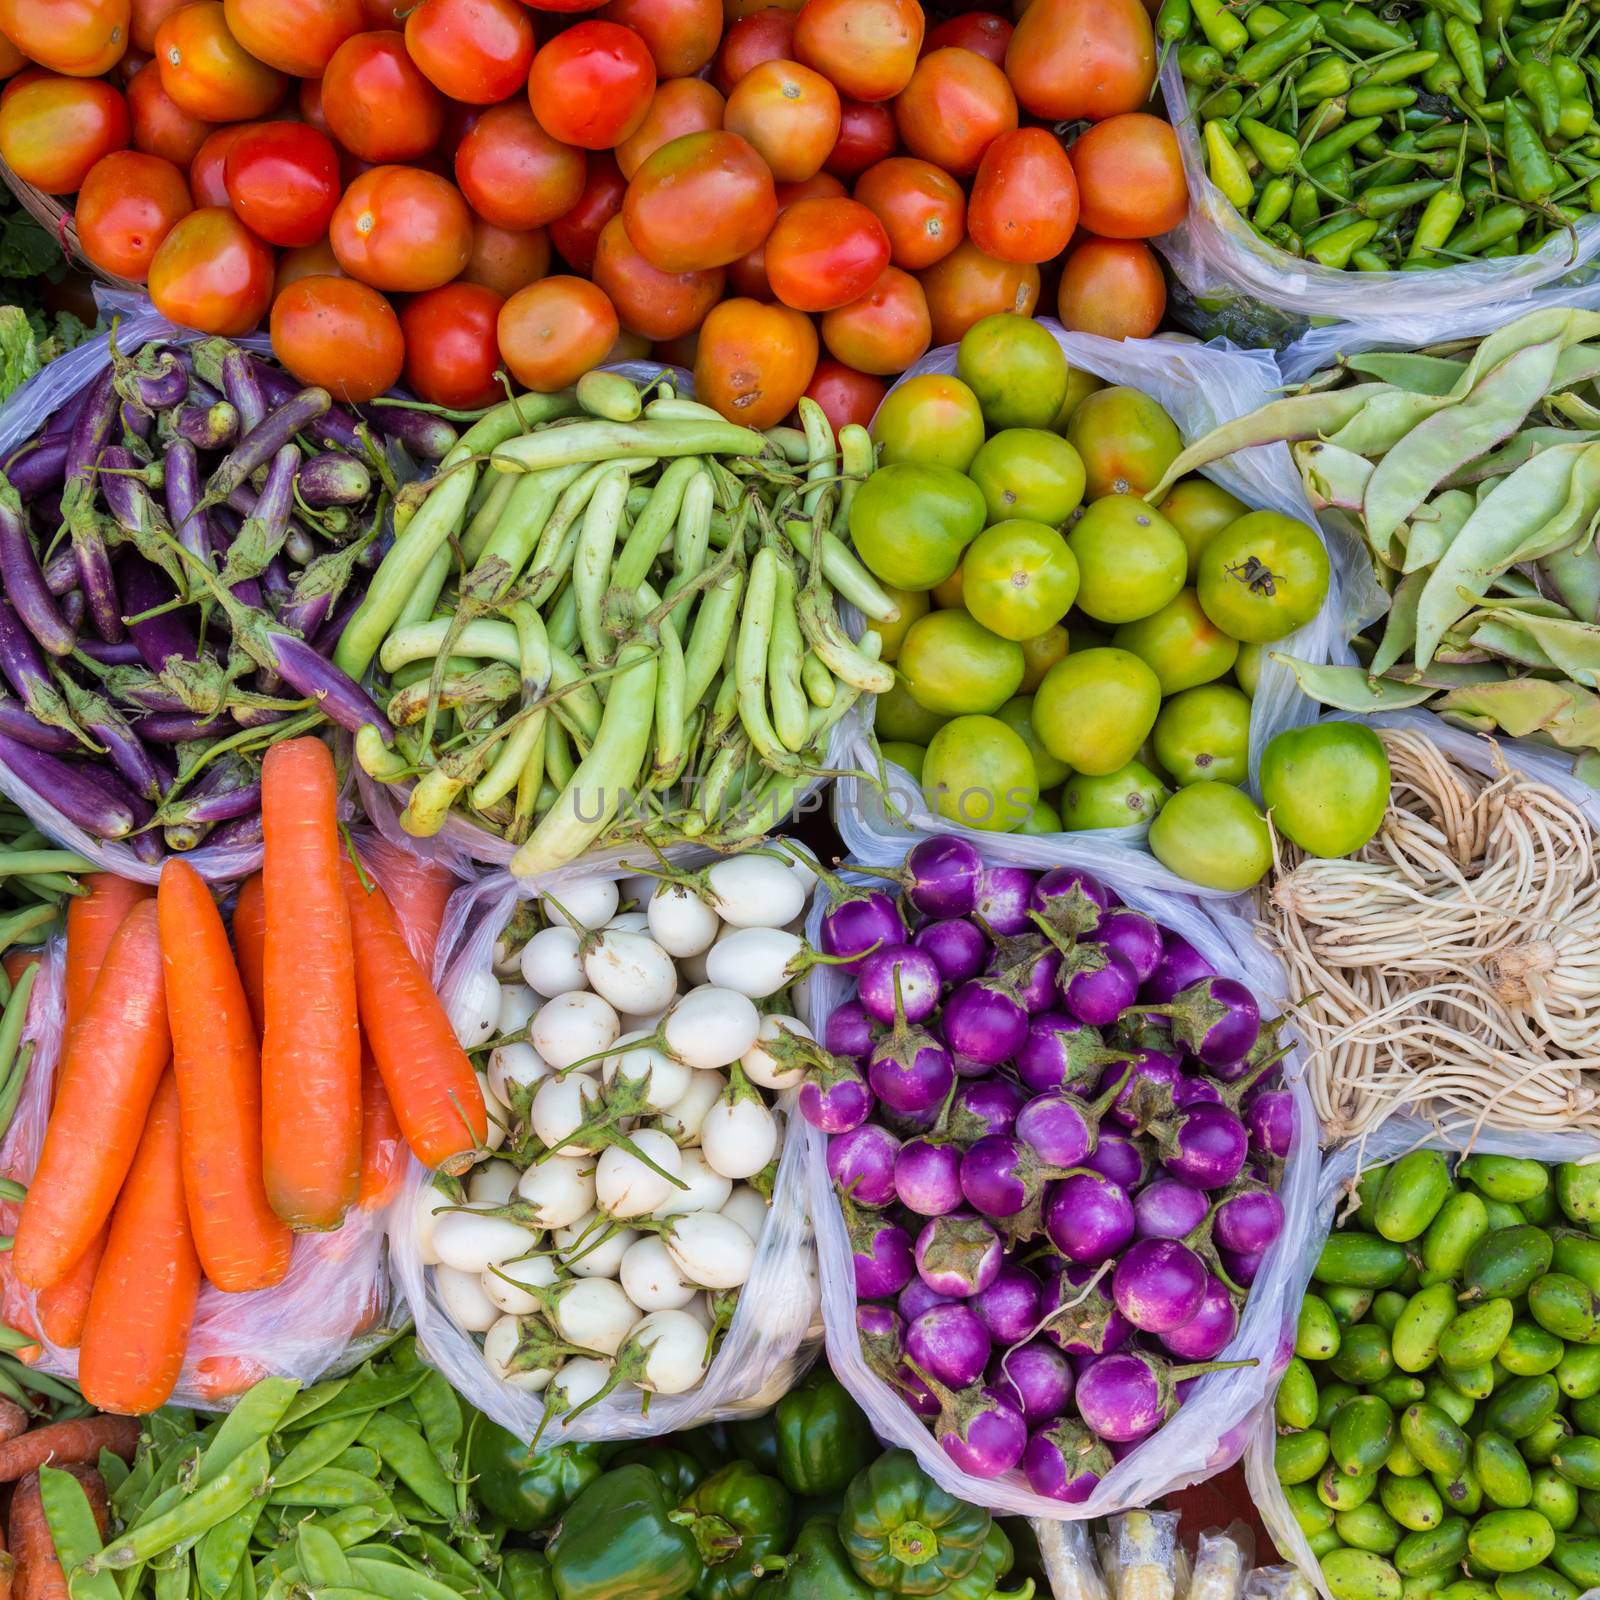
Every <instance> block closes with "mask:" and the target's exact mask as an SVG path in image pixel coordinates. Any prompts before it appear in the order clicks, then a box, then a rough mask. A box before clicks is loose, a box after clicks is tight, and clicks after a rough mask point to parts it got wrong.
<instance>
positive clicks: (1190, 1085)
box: [1172, 1072, 1223, 1111]
mask: <svg viewBox="0 0 1600 1600" xmlns="http://www.w3.org/2000/svg"><path fill="white" fill-rule="evenodd" d="M1172 1103H1173V1105H1175V1106H1176V1107H1177V1108H1178V1109H1179V1110H1180V1111H1181V1110H1182V1109H1183V1108H1184V1107H1185V1106H1198V1105H1208V1106H1220V1105H1222V1104H1223V1099H1222V1090H1221V1089H1219V1088H1218V1087H1217V1084H1216V1081H1215V1080H1214V1079H1211V1078H1203V1077H1200V1076H1199V1075H1197V1074H1196V1073H1192V1072H1185V1073H1184V1074H1183V1075H1182V1076H1181V1077H1180V1078H1179V1079H1178V1081H1177V1082H1176V1083H1175V1084H1173V1086H1172Z"/></svg>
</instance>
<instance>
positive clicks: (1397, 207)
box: [1356, 178, 1444, 217]
mask: <svg viewBox="0 0 1600 1600" xmlns="http://www.w3.org/2000/svg"><path fill="white" fill-rule="evenodd" d="M1443 187H1444V179H1443V178H1418V179H1416V180H1414V181H1413V182H1411V183H1391V184H1388V185H1386V186H1384V187H1383V188H1379V189H1368V190H1366V191H1364V192H1363V194H1362V196H1361V198H1360V199H1359V200H1358V201H1357V202H1356V209H1357V210H1358V211H1360V212H1361V213H1362V215H1363V216H1368V217H1392V216H1395V215H1397V214H1398V213H1399V212H1402V211H1409V210H1410V209H1411V208H1412V207H1413V206H1420V205H1421V204H1422V203H1423V201H1425V200H1428V199H1431V198H1432V197H1433V196H1434V195H1436V194H1437V193H1438V192H1439V191H1440V190H1441V189H1442V188H1443Z"/></svg>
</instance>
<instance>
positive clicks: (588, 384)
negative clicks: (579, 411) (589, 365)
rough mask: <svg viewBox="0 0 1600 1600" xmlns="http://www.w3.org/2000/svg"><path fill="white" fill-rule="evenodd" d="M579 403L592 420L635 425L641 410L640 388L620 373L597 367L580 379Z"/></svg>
mask: <svg viewBox="0 0 1600 1600" xmlns="http://www.w3.org/2000/svg"><path fill="white" fill-rule="evenodd" d="M577 393H578V404H579V405H580V406H582V407H583V409H584V410H585V411H587V412H588V413H589V415H590V416H592V417H605V418H607V419H608V420H609V421H611V422H632V421H633V420H634V418H635V417H637V416H638V415H639V412H640V410H641V409H642V407H641V404H640V400H639V386H638V385H637V384H635V383H633V382H631V381H630V380H629V379H627V378H625V377H623V376H622V374H621V373H618V372H602V371H600V369H599V368H598V367H597V368H595V369H594V371H592V372H586V373H584V375H583V376H582V377H581V378H579V379H578V391H577Z"/></svg>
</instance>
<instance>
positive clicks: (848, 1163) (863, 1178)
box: [828, 1122, 900, 1210]
mask: <svg viewBox="0 0 1600 1600" xmlns="http://www.w3.org/2000/svg"><path fill="white" fill-rule="evenodd" d="M899 1150H900V1141H899V1140H898V1139H896V1138H895V1136H894V1135H893V1134H892V1133H890V1132H889V1130H888V1129H887V1128H885V1127H881V1126H880V1125H879V1124H878V1123H875V1122H868V1123H864V1124H863V1125H862V1126H861V1127H859V1128H852V1129H851V1130H850V1131H849V1132H848V1133H836V1134H835V1135H834V1136H833V1137H832V1138H831V1139H830V1140H829V1141H828V1176H829V1177H830V1178H832V1179H833V1181H834V1183H835V1184H836V1185H837V1186H838V1187H839V1188H840V1189H842V1190H844V1192H845V1193H846V1194H848V1195H849V1196H850V1198H851V1199H852V1200H854V1201H855V1202H856V1204H857V1205H861V1206H867V1207H870V1208H871V1209H873V1210H877V1209H878V1208H880V1207H882V1206H886V1205H888V1204H890V1203H891V1202H892V1201H893V1200H894V1198H895V1178H894V1172H895V1156H896V1155H897V1154H898V1153H899Z"/></svg>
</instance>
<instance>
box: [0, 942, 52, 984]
mask: <svg viewBox="0 0 1600 1600" xmlns="http://www.w3.org/2000/svg"><path fill="white" fill-rule="evenodd" d="M43 960H44V951H42V950H34V949H31V948H29V947H28V946H26V945H18V946H17V947H16V948H15V949H12V950H7V951H6V953H5V955H4V956H0V967H4V968H5V973H6V979H7V981H8V982H9V983H10V985H11V987H12V988H13V989H15V988H16V986H17V985H18V984H19V983H21V982H22V974H23V973H24V972H26V971H27V970H28V968H29V967H36V966H38V965H39V963H40V962H41V961H43Z"/></svg>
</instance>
